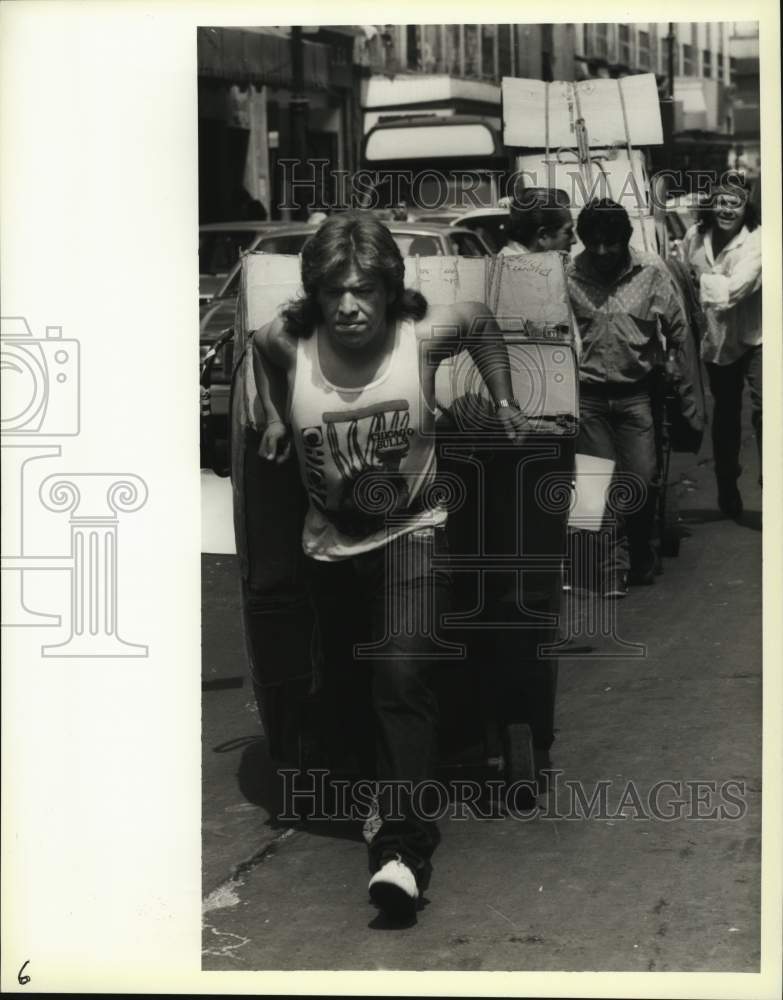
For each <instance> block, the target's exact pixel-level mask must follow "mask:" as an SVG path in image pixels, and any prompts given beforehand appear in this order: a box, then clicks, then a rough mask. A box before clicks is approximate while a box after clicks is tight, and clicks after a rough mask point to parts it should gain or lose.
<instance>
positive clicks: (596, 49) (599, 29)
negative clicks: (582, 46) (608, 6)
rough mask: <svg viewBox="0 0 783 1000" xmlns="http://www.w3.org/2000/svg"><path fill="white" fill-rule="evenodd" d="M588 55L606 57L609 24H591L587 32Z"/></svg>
mask: <svg viewBox="0 0 783 1000" xmlns="http://www.w3.org/2000/svg"><path fill="white" fill-rule="evenodd" d="M587 41H588V46H589V51H588V55H590V56H594V57H596V58H601V59H606V57H607V56H608V55H609V25H608V24H591V25H589V30H588V33H587Z"/></svg>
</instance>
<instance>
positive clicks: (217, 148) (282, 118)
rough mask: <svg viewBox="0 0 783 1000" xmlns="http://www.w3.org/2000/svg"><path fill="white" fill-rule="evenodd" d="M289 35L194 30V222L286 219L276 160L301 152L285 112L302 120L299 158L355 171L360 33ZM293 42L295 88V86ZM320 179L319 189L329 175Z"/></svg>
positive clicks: (314, 30)
mask: <svg viewBox="0 0 783 1000" xmlns="http://www.w3.org/2000/svg"><path fill="white" fill-rule="evenodd" d="M292 31H293V29H292V28H290V27H284V28H199V29H198V33H197V51H198V117H199V218H200V220H201V222H212V221H218V222H224V221H235V220H237V219H239V218H247V217H254V218H257V217H259V216H260V215H261V214H263V216H265V217H266V218H280V217H281V216H282V217H288V216H290V215H291V214H292V213H291V212H290V211H288V210H283V211H281V210H280V207H279V206H280V205H281V204H285V203H290V202H292V201H295V200H296V199H295V197H294V198H292V197H291V193H290V191H288V192H287V191H286V187H289V188H290V180H291V176H292V175H291V171H290V170H288V169H283V167H282V166H281V164H280V161H281V160H286V159H295V158H296V157H297V155H298V154H299V155H301V154H300V152H299V149H298V148H297V147H298V143H297V141H296V136H295V135H294V126H293V122H294V118H295V108H296V109H297V110H298V112H299V113H300V114H303V115H304V119H305V120H304V141H303V143H302V144H303V145H304V146H305V149H306V154H307V156H308V157H310V158H314V159H315V158H319V159H324V160H326V161H328V163H329V165H330V167H332V168H333V169H342V170H348V171H352V170H354V169H355V168H356V166H357V162H358V151H359V147H360V143H361V134H362V122H361V109H360V105H359V94H360V91H361V78H362V76H363V75H364V74H366V73H369V68H368V67H366V66H363V65H362V61H361V59H358V60H357V58H356V54H357V47H356V44H355V43H356V40H357V38H358V39H361V40H363V38H364V33H363V30H362V29H361V28H353V27H339V26H338V27H328V28H327V27H321V26H311V27H303V28H301V29H300V31H299V34H298V37H294V36H293V35H292ZM295 45H298V46H299V49H298V58H299V60H300V67H301V80H300V81H298V80H296V79H295V69H294V66H295V63H296V59H297V54H296V53H295V52H294V51H293V47H294V46H295ZM358 51H359V52H361V46H360V47H359V49H358ZM297 84H298V85H297ZM324 177H325V178H326V181H327V183H328V182H329V177H330V174H329V172H324ZM320 194H321V192H319V195H320ZM323 196H324V197H326V198H328V197H330V192H323ZM259 203H260V205H261V206H262V209H261V210H259V208H258V204H259ZM249 206H252V208H249ZM249 211H252V212H253V213H254V214H253V215H252V216H249V215H248V212H249Z"/></svg>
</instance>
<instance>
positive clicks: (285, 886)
mask: <svg viewBox="0 0 783 1000" xmlns="http://www.w3.org/2000/svg"><path fill="white" fill-rule="evenodd" d="M754 452H755V448H754V445H753V442H752V439H751V438H750V437H749V435H748V436H747V437H746V440H745V442H744V458H745V466H746V471H745V473H744V475H743V477H742V480H741V483H740V486H741V489H742V493H743V497H744V500H745V507H746V513H745V515H744V518H743V520H742V521H741V522H740V523H734V522H732V521H728V520H726V519H723V518H721V517H720V515H719V514H718V512H717V510H716V509H715V490H714V482H713V474H712V463H711V461H710V459H709V451H708V446H707V445H705V449H704V450H703V452H702V454H701V455H699V456H692V455H678V456H674V461H673V468H672V477H671V478H672V480H673V481H676V482H678V483H679V486H678V492H679V493H681V501H680V503H681V507H682V518H683V523H684V526H685V528H686V529H687V531H688V532H689V533H690V537H687V538H685V539H684V540H683V543H682V548H681V552H680V555H679V557H678V558H676V559H666V560H665V561H664V565H665V572H664V574H663V576H661V577H659V578H658V580H657V582H656V584H655V585H654V586H652V587H635V588H632V590H631V593H630V595H629V597H628V598H626V599H625V600H624V601H622V602H620V604H619V605H618V609H617V611H618V634H619V635H620V636H621V637H622V638H623V639H624V640H626V641H628V642H633V643H641V644H643V645H644V646H645V647H646V655H645V656H643V657H633V656H620V657H607V656H606V655H601V656H597V657H589V656H588V657H585V656H570V657H568V658H565V657H564V658H562V659H561V661H560V680H559V700H558V713H557V723H558V737H557V741H556V743H555V746H554V748H553V751H552V758H553V766H554V767H555V768H557V769H561V770H562V772H563V773H562V775H561V776H560V778H559V787H558V788H556V789H555V790H553V791H550V793H549V796H548V798H547V799H545V800H542V806H543V812H539V814H538V815H537V816H535V817H534V818H532V819H529V820H527V821H521V820H514V819H511V818H505V819H502V820H494V821H480V820H477V819H467V820H464V821H461V822H458V821H456V820H451V821H444V822H443V824H442V832H443V842H442V844H441V846H440V847H439V849H438V851H437V852H436V855H435V858H434V863H435V874H434V877H433V881H432V885H431V887H430V889H429V890H428V893H427V897H428V905H426V906H425V907H424V908H423V910H422V911H421V912H420V914H419V917H418V922H417V924H416V925H415V926H413V927H410V928H407V929H404V930H397V931H395V932H387V933H378V931H379V930H383V929H384V925H383V923H382V922H381V921H379V918H378V915H377V911H376V910H375V909H374V908H373V907H372V906H371V905H370V904H369V901H368V897H367V888H366V884H367V875H366V857H365V850H364V845H363V843H362V842H361V840H360V838H359V836H358V831H356V830H353V831H351V830H346V829H345V824H331V825H328V824H327V825H326V827H325V828H324V825H321V826H319V827H318V828H315V827H311V828H307V829H305V828H302V827H297V828H291V827H289V826H288V825H286V824H279V823H277V822H276V821H275V819H274V815H275V813H276V811H277V808H278V805H277V803H279V801H280V786H279V780H278V779H277V777H276V775H275V773H274V768H273V767H272V765H271V764H270V763H269V761H268V758H267V757H266V754H265V748H264V741H263V736H262V733H261V728H260V723H259V721H258V715H257V711H256V707H255V703H254V699H253V694H252V689H251V686H250V683H249V679H248V676H247V667H246V661H245V654H244V647H243V640H242V635H241V629H240V622H239V601H238V580H237V569H236V561H235V558H234V557H233V556H230V555H219V556H210V555H205V556H204V557H203V564H202V571H203V596H204V617H203V679H204V695H203V787H204V794H203V827H204V834H203V836H204V839H203V893H204V959H203V967H204V968H205V969H228V970H242V969H418V970H426V969H431V970H468V969H483V970H513V969H517V970H575V971H576V970H605V971H620V970H625V971H727V972H743V971H746V972H751V971H755V970H757V969H758V965H759V958H760V950H759V949H760V943H759V933H760V930H759V928H760V913H759V907H760V868H759V865H760V815H761V642H762V632H761V601H762V591H761V586H762V581H761V533H760V528H761V514H760V509H761V507H760V504H761V492H760V489H759V487H758V486H757V484H756V483H755V478H756V472H755V470H756V461H755V453H754ZM571 601H572V605H571V612H570V615H571V617H570V621H571V623H572V625H573V623H577V625H578V623H579V622H580V621H582V620H583V619H584V617H585V615H586V614H587V611H589V603H588V601H589V599H587V598H585V597H584V596H579V595H575V596H574V597H573V598H571ZM577 645H579V643H577ZM597 648H598V651H601V647H600V645H599V647H597ZM603 652H604V653H606V652H607V650H606V649H605V648H603ZM662 780H670V781H674V782H679V783H680V788H681V790H683V789H684V791H685V797H686V798H688V797H689V796H695V795H697V794H699V793H698V792H696V791H694V787H695V786H693V784H691V785H690V786H687V785H683V783H685V782H691V783H693V782H695V781H703V782H714V783H715V792H714V793H712V794H711V793H710V788H711V786H709V785H707V786H702V788H706V789H707V791H706V792H705V791H702V792H701V795H702V797H703V800H704V803H706V802H707V800H708V799H710V800H711V801H712V804H713V805H714V804H720V803H721V802H723V805H724V806H727V803H726V802H725V801H724V800H722V799H721V797H720V795H721V793H720V789H721V788H722V787H723V786H724V785H725V783H726V782H728V781H734V782H736V783H737V784H736V785H735V786H731V787H732V788H733V789H734V794H735V797H736V798H737V799H738V802H739V804H738V805H737V806H736V807H734V808H733V809H732V808H729V812H732V811H733V812H738V813H740V815H739V818H736V819H728V818H723V819H715V818H713V819H707V818H703V819H695V818H694V819H691V818H685V817H683V818H679V819H674V820H672V821H668V822H667V821H662V820H660V819H654V818H653V819H650V818H643V817H639V816H638V812H639V810H638V808H637V806H636V805H635V803H634V797H633V794H632V792H629V791H628V788H629V782H630V783H632V786H633V789H635V790H636V791H638V793H639V795H640V797H641V802H642V805H643V806H644V804H645V803H646V801H647V797H648V796H649V793H650V790H651V789H652V788H653V787H654V786H655V784H656V783H657V782H660V781H662ZM567 781H572V782H575V781H578V782H580V783H581V788H582V789H583V792H584V794H585V795H586V796H587V798H588V799H589V797H590V795H591V794H592V793H593V792H594V791H595V790H596V788H597V787H598V783H599V782H609V785H608V786H607V795H608V801H609V803H610V806H611V808H610V810H609V812H607V813H606V814H605V816H604V818H596V817H593V818H582V819H578V818H577V819H567V818H556V816H555V815H554V814H555V813H556V812H557V811H558V809H559V810H560V813H561V814H562V813H566V814H567V813H568V810H569V808H570V806H571V804H572V803H573V800H574V799H573V794H571V795H569V794H568V792H569V788H568V786H567V785H566V782H567ZM737 789H741V791H739V792H738V791H737ZM629 796H630V797H629ZM670 798H671V796H666V795H664V796H662V801H664V802H666V801H668V800H669V799H670ZM693 805H694V809H696V810H701V812H702V813H706V812H707V811H708V810H709V805H708V804H702V805H701V806H700V805H698V803H696V802H694V803H693ZM618 807H622V808H618ZM727 808H728V806H727ZM635 814H636V816H637V818H634V815H635ZM335 827H336V828H335Z"/></svg>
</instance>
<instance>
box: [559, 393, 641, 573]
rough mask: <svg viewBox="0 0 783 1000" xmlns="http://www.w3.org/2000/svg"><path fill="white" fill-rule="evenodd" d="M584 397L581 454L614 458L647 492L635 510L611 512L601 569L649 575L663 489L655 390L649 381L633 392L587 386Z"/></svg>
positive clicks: (621, 469)
mask: <svg viewBox="0 0 783 1000" xmlns="http://www.w3.org/2000/svg"><path fill="white" fill-rule="evenodd" d="M580 396H581V398H580V404H579V419H580V423H579V438H578V441H577V446H576V450H577V452H579V453H581V454H583V455H593V456H594V457H596V458H608V459H611V460H612V461H614V462H615V470H616V472H619V473H623V472H626V473H628V472H630V473H633V474H634V475H635V476H638V477H639V480H640V481H641V484H640V485H641V489H642V491H643V496H639V497H638V498H637V499H638V505H637V504H634V506H637V509H636V510H633V511H631V510H629V511H628V513H627V514H623V513H621V512H620V511H618V510H615V511H609V516H612V517H614V518H615V522H616V530H615V532H614V536H613V540H612V542H611V544H610V545H609V547H608V550H607V556H606V560H605V563H604V564H603V565H602V567H601V570H602V572H603V573H611V572H622V571H626V570H628V569H632V570H634V571H638V572H647V571H649V570H650V569H652V567H653V566H654V563H655V557H654V553H653V550H652V544H651V542H652V533H653V526H654V521H655V501H656V497H657V491H658V487H659V483H658V464H657V457H656V446H655V426H654V422H653V409H652V401H651V398H650V386H649V385H648V384H647V382H646V380H645V382H644V383H641V384H639V383H637V385H636V386H631V387H630V388H628V389H626V388H622V389H619V388H617V389H615V388H612V387H608V386H596V387H593V386H587V385H582V387H581V390H580ZM630 492H632V493H636V492H637V490H636V487H635V486H634V487H633V488H632V489H631V491H630ZM618 506H619V505H618Z"/></svg>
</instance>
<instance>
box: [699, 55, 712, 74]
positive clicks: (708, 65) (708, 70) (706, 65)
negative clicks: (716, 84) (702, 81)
mask: <svg viewBox="0 0 783 1000" xmlns="http://www.w3.org/2000/svg"><path fill="white" fill-rule="evenodd" d="M701 67H702V68H701V75H702V76H706V77H710V76H712V53H711V52H710V50H709V49H702V53H701Z"/></svg>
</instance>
